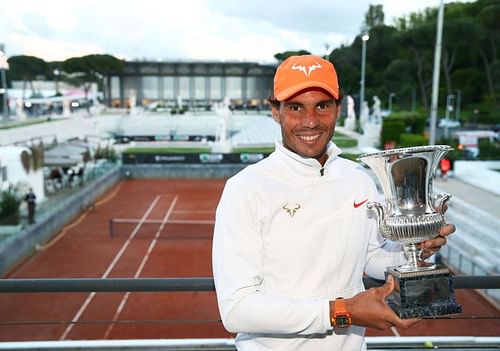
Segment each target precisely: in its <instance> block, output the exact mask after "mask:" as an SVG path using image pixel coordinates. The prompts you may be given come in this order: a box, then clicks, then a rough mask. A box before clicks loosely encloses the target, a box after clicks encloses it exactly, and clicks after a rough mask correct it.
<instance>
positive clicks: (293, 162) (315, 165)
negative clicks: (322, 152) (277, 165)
mask: <svg viewBox="0 0 500 351" xmlns="http://www.w3.org/2000/svg"><path fill="white" fill-rule="evenodd" d="M326 153H327V155H328V159H327V160H326V162H325V165H324V166H321V164H320V163H319V161H318V160H316V159H315V158H310V157H302V156H300V155H298V154H296V153H295V152H293V151H290V150H288V149H287V148H286V147H284V146H283V143H282V142H281V141H276V149H275V154H276V157H278V158H279V159H280V160H281V161H283V163H284V164H285V166H286V168H288V169H289V170H290V171H291V172H292V173H295V174H296V175H299V176H304V177H313V179H314V178H318V177H321V169H322V168H323V169H324V170H326V169H327V168H328V167H329V166H330V164H331V163H332V162H333V161H334V160H335V159H336V158H337V157H336V156H338V155H339V154H340V153H341V150H340V149H339V148H338V147H337V145H335V143H333V142H329V143H328V145H327V149H326ZM324 172H325V171H324ZM324 174H326V173H324Z"/></svg>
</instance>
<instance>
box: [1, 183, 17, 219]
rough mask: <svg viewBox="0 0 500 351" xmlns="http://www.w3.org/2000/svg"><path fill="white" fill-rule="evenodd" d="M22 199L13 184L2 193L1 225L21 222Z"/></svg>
mask: <svg viewBox="0 0 500 351" xmlns="http://www.w3.org/2000/svg"><path fill="white" fill-rule="evenodd" d="M21 201H22V200H21V199H20V198H19V197H18V196H17V194H16V191H15V190H14V188H13V187H12V186H10V187H9V188H8V189H7V190H4V191H2V192H1V193H0V225H17V224H19V222H20V220H21V214H20V210H19V207H20V206H21Z"/></svg>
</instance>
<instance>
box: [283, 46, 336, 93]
mask: <svg viewBox="0 0 500 351" xmlns="http://www.w3.org/2000/svg"><path fill="white" fill-rule="evenodd" d="M311 87H317V88H322V89H324V90H326V91H327V92H329V93H330V94H331V95H332V96H333V97H334V98H335V99H338V98H339V83H338V80H337V72H336V71H335V67H333V64H332V63H331V62H330V61H327V60H324V59H322V58H321V57H318V56H313V55H303V56H290V57H289V58H287V59H286V60H285V61H283V62H282V63H281V65H279V67H278V69H277V70H276V74H275V75H274V97H275V98H276V99H277V100H278V101H284V100H286V99H288V98H289V97H290V96H292V95H294V94H296V93H298V92H299V91H301V90H303V89H306V88H311Z"/></svg>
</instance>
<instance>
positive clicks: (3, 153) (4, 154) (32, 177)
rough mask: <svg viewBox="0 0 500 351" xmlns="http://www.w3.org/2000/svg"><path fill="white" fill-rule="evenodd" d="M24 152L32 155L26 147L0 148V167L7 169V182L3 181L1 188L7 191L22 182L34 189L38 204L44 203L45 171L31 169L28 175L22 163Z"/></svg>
mask: <svg viewBox="0 0 500 351" xmlns="http://www.w3.org/2000/svg"><path fill="white" fill-rule="evenodd" d="M23 151H27V152H28V153H29V154H30V155H31V152H30V150H29V149H28V148H25V147H20V146H5V147H0V165H1V166H2V167H7V180H6V181H2V183H1V184H0V188H1V189H2V190H5V189H7V188H8V187H9V185H13V186H17V185H18V184H19V183H20V182H22V183H26V184H27V186H28V187H31V188H33V191H34V193H35V195H36V198H37V202H40V201H43V200H44V199H45V191H44V182H43V170H42V169H38V170H36V171H34V170H33V169H30V170H29V172H28V173H27V172H26V170H25V169H24V167H23V165H22V163H21V153H22V152H23ZM25 190H27V189H25ZM21 195H23V194H21Z"/></svg>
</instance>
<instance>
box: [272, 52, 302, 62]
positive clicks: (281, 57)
mask: <svg viewBox="0 0 500 351" xmlns="http://www.w3.org/2000/svg"><path fill="white" fill-rule="evenodd" d="M302 55H311V53H310V52H309V51H306V50H298V51H284V52H279V53H277V54H275V55H274V58H275V59H276V60H278V61H279V62H283V61H285V60H286V59H287V58H289V57H290V56H302Z"/></svg>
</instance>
